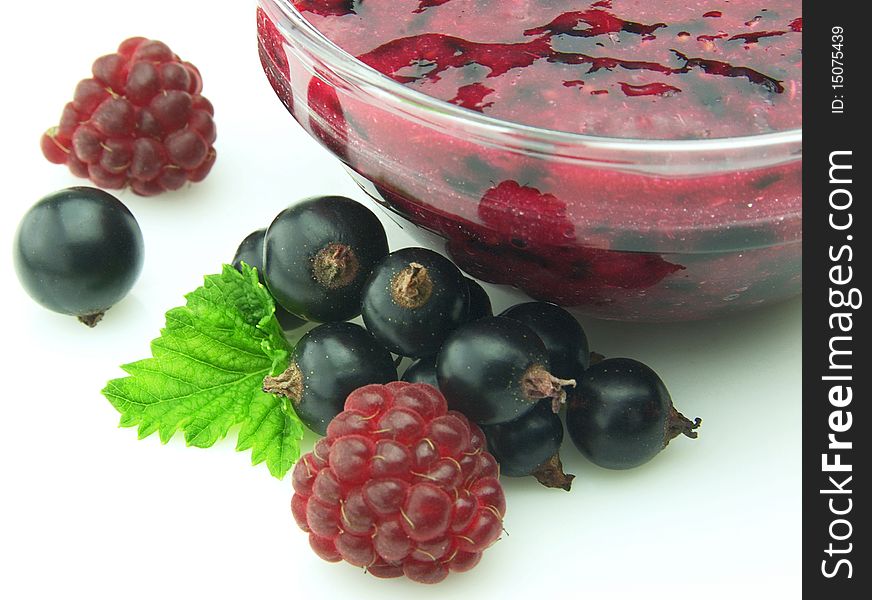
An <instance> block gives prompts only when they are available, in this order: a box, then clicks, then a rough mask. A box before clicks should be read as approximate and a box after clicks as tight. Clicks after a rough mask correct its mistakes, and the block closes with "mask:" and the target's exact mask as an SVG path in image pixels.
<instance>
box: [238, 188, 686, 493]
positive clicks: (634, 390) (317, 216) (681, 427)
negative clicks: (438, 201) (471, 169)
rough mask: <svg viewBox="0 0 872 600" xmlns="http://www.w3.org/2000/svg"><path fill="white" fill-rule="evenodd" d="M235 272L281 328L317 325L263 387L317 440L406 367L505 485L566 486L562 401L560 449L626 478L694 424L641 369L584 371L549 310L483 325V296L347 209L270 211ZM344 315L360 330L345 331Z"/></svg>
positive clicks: (509, 314)
mask: <svg viewBox="0 0 872 600" xmlns="http://www.w3.org/2000/svg"><path fill="white" fill-rule="evenodd" d="M242 262H245V263H247V264H249V265H250V266H253V267H256V268H257V270H258V273H260V274H261V277H262V280H261V281H262V283H263V284H264V285H265V286H266V287H267V289H268V290H269V291H270V293H271V294H272V295H273V297H274V298H275V300H276V315H277V317H278V319H279V322H280V323H281V324H282V326H283V327H284V328H285V329H287V330H291V329H295V328H298V327H300V326H302V325H303V324H304V323H306V322H317V323H320V325H317V326H316V327H314V328H313V329H310V330H309V331H308V332H307V333H306V334H305V335H303V336H302V338H301V339H300V340H299V342H298V343H297V346H296V349H295V351H294V355H293V357H292V359H291V363H290V366H289V367H288V369H287V370H286V371H285V372H283V373H282V374H281V375H279V376H277V377H268V378H267V379H266V380H265V381H264V390H265V391H268V392H271V393H280V394H283V395H285V396H287V397H288V398H289V399H290V400H291V402H292V403H293V406H294V409H295V410H296V412H297V414H298V415H299V417H300V419H301V420H302V421H303V422H304V423H305V424H306V425H307V426H308V427H309V428H310V429H312V430H313V431H315V432H317V433H319V434H321V435H324V434H325V433H326V430H327V425H328V423H329V422H330V421H331V420H332V419H333V417H335V416H336V415H337V414H339V413H340V412H341V411H342V409H343V404H344V401H345V398H346V397H347V396H348V395H349V394H350V393H351V392H352V391H354V390H355V389H357V388H360V387H362V386H364V385H367V384H372V383H387V382H389V381H393V380H396V378H397V366H398V365H399V364H400V362H401V360H402V358H404V357H406V358H411V359H413V360H414V362H413V363H412V364H411V366H409V367H408V368H407V369H406V371H405V373H404V374H403V380H404V381H410V382H421V383H428V384H430V385H433V386H434V387H438V388H439V390H440V391H441V392H442V394H443V395H444V396H445V398H446V400H447V401H448V405H449V408H450V409H452V410H457V411H460V412H462V413H463V414H465V415H466V416H467V417H468V418H469V419H471V420H473V421H475V422H476V423H478V424H479V425H481V426H482V428H483V430H484V432H485V435H486V437H487V440H488V445H489V447H490V450H491V452H492V453H493V455H494V456H495V457H496V458H497V460H498V461H499V463H500V467H501V470H502V473H503V474H505V475H508V476H526V475H533V476H535V477H536V478H537V479H538V480H539V481H540V482H542V483H543V484H544V485H547V486H549V487H560V488H563V489H566V490H568V489H569V487H570V483H571V481H572V478H573V476H572V475H566V474H564V473H563V469H562V465H561V462H560V457H559V448H560V445H561V443H562V441H563V423H562V421H561V419H560V417H559V411H560V408H561V407H562V406H563V405H564V404H566V405H567V407H568V408H567V417H566V423H567V428H568V430H569V434H570V437H571V438H572V440H573V442H574V443H575V445H576V446H577V447H578V448H579V450H580V451H581V452H582V453H583V454H584V455H585V456H587V457H588V458H589V459H590V460H592V461H593V462H594V463H596V464H598V465H600V466H603V467H607V468H616V469H625V468H629V467H634V466H637V465H640V464H642V463H644V462H647V461H648V460H650V459H651V458H652V457H653V456H654V455H656V454H657V453H658V452H659V451H660V450H662V449H663V448H664V447H665V446H666V444H667V443H668V442H669V440H670V439H672V438H673V437H675V436H677V435H679V434H682V433H683V434H685V435H687V436H689V437H696V432H695V431H694V429H695V428H696V427H697V426H698V425H699V420H698V419H697V421H696V422H691V421H689V420H688V419H686V418H685V417H683V416H682V415H681V414H680V413H678V412H677V411H676V410H675V409H674V407H673V406H672V400H671V399H670V397H669V393H668V392H667V390H666V388H665V386H664V385H663V382H662V381H661V380H660V378H659V377H658V376H657V375H656V374H655V373H654V372H653V371H652V370H651V369H649V368H648V367H646V366H645V365H643V364H641V363H639V362H637V361H633V360H630V359H623V358H615V359H607V360H601V361H599V362H597V363H596V364H594V365H591V356H592V355H591V352H590V348H589V345H588V340H587V336H586V334H585V332H584V330H583V329H582V327H581V325H580V324H579V323H578V321H577V320H576V319H575V318H574V317H573V316H572V315H571V314H570V313H568V312H567V311H565V310H564V309H562V308H560V307H558V306H556V305H554V304H550V303H546V302H527V303H523V304H518V305H516V306H512V307H511V308H509V309H507V310H505V311H504V312H503V313H501V314H500V315H498V316H494V315H493V308H492V306H491V302H490V298H489V297H488V295H487V293H486V292H485V290H484V289H483V288H482V287H481V286H480V285H479V284H478V283H476V282H475V281H473V280H471V279H469V278H467V277H465V276H464V275H463V273H462V272H461V271H460V270H459V269H458V268H457V267H456V266H455V265H454V264H453V263H452V262H451V261H450V260H448V259H447V258H445V257H444V256H442V255H441V254H439V253H437V252H434V251H432V250H428V249H425V248H403V249H401V250H396V251H394V252H389V250H388V243H387V237H386V235H385V232H384V229H383V227H382V225H381V223H380V222H379V220H378V219H377V218H376V217H375V215H374V214H373V213H372V212H371V211H369V210H368V209H366V208H365V207H364V206H362V205H361V204H359V203H357V202H355V201H354V200H351V199H348V198H344V197H340V196H324V197H317V198H311V199H308V200H305V201H303V202H300V203H298V204H296V205H294V206H292V207H290V208H288V209H286V210H284V211H282V212H281V213H280V214H279V215H278V216H277V217H276V218H275V219H274V220H273V222H272V223H271V224H270V226H269V227H268V228H267V229H265V230H259V231H256V232H254V233H252V234H251V235H249V236H248V237H247V238H245V240H243V242H242V244H241V245H240V246H239V249H238V250H237V253H236V256H235V257H234V261H233V264H234V266H236V267H237V268H238V267H239V265H240V264H241V263H242ZM357 316H361V317H362V320H363V323H364V325H365V327H361V326H360V325H356V324H354V323H350V322H348V320H349V319H353V318H355V317H357ZM394 355H396V358H395V357H394ZM567 400H568V401H567Z"/></svg>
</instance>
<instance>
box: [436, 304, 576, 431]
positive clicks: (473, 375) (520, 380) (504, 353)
mask: <svg viewBox="0 0 872 600" xmlns="http://www.w3.org/2000/svg"><path fill="white" fill-rule="evenodd" d="M436 375H437V378H438V380H439V389H440V391H441V392H442V393H443V394H444V395H445V398H446V400H448V406H449V407H450V408H452V409H454V410H459V411H460V412H462V413H464V414H465V415H466V416H467V417H469V418H470V419H471V420H473V421H475V422H476V423H479V424H482V425H493V424H495V423H504V422H506V421H511V420H512V419H517V418H518V417H520V416H521V415H523V414H524V413H526V412H527V411H529V410H531V409H532V408H533V406H535V404H536V403H537V402H538V401H539V400H541V399H543V398H548V399H550V400H551V402H552V410H554V412H557V411H558V410H559V407H560V404H561V403H562V402H564V401H565V399H566V392H565V391H564V390H563V387H564V386H567V385H575V382H574V381H572V380H563V379H558V378H556V377H554V376H553V375H552V374H551V373H550V372H549V364H548V353H547V352H546V350H545V345H544V344H543V343H542V340H540V339H539V336H537V335H536V334H535V333H534V332H533V330H532V329H530V328H529V327H527V326H526V325H524V324H523V323H521V322H520V321H514V320H512V319H506V318H505V317H485V318H483V319H479V320H478V321H473V322H472V323H468V324H466V325H464V326H463V327H461V328H459V329H457V330H456V331H454V332H453V333H452V334H451V335H450V336H449V338H448V339H447V340H446V341H445V344H444V345H443V346H442V350H441V351H440V352H439V356H438V358H437V360H436Z"/></svg>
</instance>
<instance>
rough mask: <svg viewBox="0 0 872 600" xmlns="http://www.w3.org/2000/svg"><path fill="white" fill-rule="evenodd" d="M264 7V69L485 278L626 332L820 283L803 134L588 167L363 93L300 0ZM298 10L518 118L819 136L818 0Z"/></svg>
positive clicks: (365, 51) (347, 0)
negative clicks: (810, 233)
mask: <svg viewBox="0 0 872 600" xmlns="http://www.w3.org/2000/svg"><path fill="white" fill-rule="evenodd" d="M260 4H261V6H262V10H259V11H258V41H259V51H260V56H261V62H262V65H263V68H264V71H265V73H266V75H267V78H268V80H269V81H270V83H271V85H272V87H273V89H274V90H275V92H276V94H277V95H278V97H279V98H280V99H281V101H282V102H283V104H284V105H285V107H286V108H287V109H288V111H289V112H290V113H291V114H292V115H293V116H294V118H295V119H296V120H297V121H298V122H299V123H300V124H301V125H302V126H303V127H304V128H305V129H306V130H307V131H308V132H309V133H310V134H311V135H312V136H313V137H314V138H316V139H317V140H318V141H320V142H321V143H322V144H324V145H325V146H326V147H327V148H328V149H330V150H331V151H332V152H333V153H334V154H335V155H336V156H337V157H338V158H339V159H341V160H342V161H343V163H344V164H345V165H346V167H347V168H348V169H349V172H350V173H351V174H352V176H353V177H354V178H355V179H356V181H357V182H358V183H359V184H360V185H361V187H363V188H364V189H365V190H366V191H367V192H368V193H369V194H370V195H371V196H372V197H373V198H374V199H376V200H377V201H378V202H380V203H382V204H383V205H384V206H385V207H386V208H388V209H390V210H391V211H393V212H395V213H397V214H398V215H400V216H402V217H403V218H405V219H407V220H409V221H411V222H412V223H414V224H416V225H418V226H420V228H421V231H422V232H423V230H427V231H430V232H433V233H435V234H437V235H438V236H440V237H441V238H443V239H444V240H445V241H446V250H447V252H448V254H449V255H450V257H451V258H452V260H454V261H455V262H456V263H457V264H458V266H460V267H461V268H462V269H463V270H464V271H466V272H467V273H469V274H471V275H473V276H475V277H478V278H480V279H483V280H485V281H489V282H493V283H501V284H507V285H512V286H515V287H518V288H520V289H522V290H524V291H525V292H527V294H529V295H530V296H532V297H534V298H537V299H545V300H550V301H553V302H557V303H559V304H563V305H565V306H569V307H575V308H576V309H577V311H578V312H580V313H585V314H590V315H594V316H600V317H606V318H616V319H637V320H676V319H694V318H705V317H710V316H714V315H720V314H725V313H728V312H734V311H737V310H740V309H746V308H750V307H754V306H760V305H765V304H769V303H772V302H776V301H779V300H783V299H786V298H789V297H791V296H795V295H796V294H798V293H799V292H800V290H801V276H800V272H801V243H800V242H801V197H802V194H801V189H802V188H801V170H802V161H801V154H800V148H799V143H798V142H793V143H791V144H785V145H784V146H783V147H782V146H781V145H780V142H779V145H777V146H765V147H762V148H761V147H759V146H757V145H754V144H750V145H748V146H745V145H740V147H739V148H738V150H737V149H735V148H734V149H732V150H729V151H724V152H723V153H721V151H720V150H718V151H716V152H714V153H706V152H700V153H697V151H696V150H694V151H693V152H686V151H675V152H673V151H672V150H671V149H668V150H666V151H663V150H662V149H661V150H654V149H651V150H649V149H648V148H649V146H650V144H648V143H643V144H642V149H641V150H638V149H637V150H634V151H633V153H631V154H630V155H628V154H622V153H621V152H619V151H614V152H613V151H612V150H608V151H600V150H598V149H597V148H595V147H587V146H580V148H581V150H579V149H578V147H572V148H568V149H567V150H566V152H571V153H575V154H573V155H572V157H571V158H567V157H566V155H565V152H564V150H563V149H561V148H560V147H559V146H555V147H554V149H553V150H550V151H544V152H543V151H542V150H541V149H537V148H533V147H532V146H530V145H525V143H524V142H523V141H521V142H518V144H517V147H515V146H514V145H513V144H511V143H504V142H505V139H500V140H497V141H495V140H494V139H492V138H488V137H487V135H486V134H484V133H483V132H482V130H480V129H476V126H474V125H470V124H469V123H468V122H464V120H462V119H458V118H454V117H450V118H449V117H444V116H443V115H442V114H441V113H440V111H438V110H435V109H432V108H431V109H426V110H425V109H421V108H418V107H416V106H415V105H414V104H409V103H406V102H404V101H401V100H395V99H394V98H390V97H387V96H385V95H379V94H372V93H371V89H368V88H364V87H358V86H357V85H355V84H349V83H348V82H347V81H345V80H343V79H342V77H340V76H338V75H336V73H335V72H334V71H333V70H332V68H331V64H330V60H328V59H324V57H322V56H319V55H317V53H315V52H310V48H309V46H308V45H307V44H308V42H307V41H306V40H305V39H303V38H301V37H297V35H296V34H295V32H294V26H293V24H292V23H290V22H289V21H288V20H287V19H286V17H285V16H283V11H285V10H287V9H288V6H289V2H288V0H260ZM293 4H294V5H295V6H296V8H297V10H298V11H300V14H301V15H302V18H304V19H306V20H308V21H309V22H310V23H311V24H312V25H314V26H315V27H316V28H317V29H318V30H319V31H321V32H322V33H323V34H324V35H326V36H327V37H328V38H330V39H331V40H333V41H334V42H336V43H337V44H338V45H339V46H340V47H342V48H343V49H345V50H346V51H347V52H349V53H351V54H352V55H353V56H355V57H357V58H358V59H359V60H360V61H363V62H365V63H367V64H369V65H370V66H372V67H374V68H376V69H378V70H380V71H381V72H383V73H384V74H386V75H388V76H389V77H391V78H393V79H394V80H396V81H398V82H400V83H402V84H403V85H406V86H409V87H411V88H414V89H418V90H420V91H422V92H424V93H426V94H428V95H430V96H433V97H435V98H437V99H440V100H443V101H446V102H452V103H454V104H459V105H461V106H464V107H466V108H468V109H471V110H474V111H478V112H482V113H484V114H487V115H491V116H495V117H499V118H502V119H505V120H510V121H512V122H515V123H522V124H526V125H536V126H540V127H543V128H548V129H555V130H563V131H569V132H583V133H587V134H591V133H594V134H598V135H604V136H614V137H618V138H643V139H650V140H663V139H669V140H671V139H682V140H684V139H705V140H707V141H710V139H711V138H722V137H726V136H742V135H752V134H760V133H771V132H776V131H785V130H789V129H791V128H797V127H800V126H801V101H802V95H801V93H802V91H801V90H802V86H801V81H800V79H799V76H800V68H801V58H800V54H801V46H800V42H801V34H800V32H801V29H802V17H801V12H800V7H799V2H798V1H797V0H793V1H790V0H765V1H763V2H752V1H750V0H733V1H732V2H693V1H692V0H691V1H690V2H687V1H686V0H685V2H679V1H678V0H657V1H655V0H651V1H649V2H642V1H635V2H633V1H630V0H613V1H612V2H605V1H602V0H601V1H599V2H579V1H574V0H572V1H571V0H565V1H560V2H558V1H556V0H552V1H545V0H502V1H496V0H478V1H472V0H441V1H440V0H390V1H389V0H365V1H360V0H357V1H352V0H305V1H304V0H296V1H295V2H293ZM296 18H299V17H296ZM360 68H361V69H364V67H363V65H361V66H360ZM507 127H509V128H510V127H511V125H508V124H507ZM694 145H696V144H694ZM669 146H670V148H671V147H672V146H671V145H669ZM634 148H638V145H637V146H634ZM588 152H590V153H591V154H590V156H588V155H587V154H586V153H588ZM422 235H424V234H423V233H422ZM431 241H432V240H431Z"/></svg>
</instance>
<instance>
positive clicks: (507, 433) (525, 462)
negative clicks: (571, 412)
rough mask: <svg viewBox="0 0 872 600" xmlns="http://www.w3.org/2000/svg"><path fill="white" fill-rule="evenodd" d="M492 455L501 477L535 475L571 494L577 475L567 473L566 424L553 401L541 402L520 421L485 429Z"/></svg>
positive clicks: (544, 482) (487, 426)
mask: <svg viewBox="0 0 872 600" xmlns="http://www.w3.org/2000/svg"><path fill="white" fill-rule="evenodd" d="M482 431H484V435H485V437H486V438H487V445H488V449H489V450H490V453H491V454H493V455H494V458H495V459H497V462H498V463H500V475H508V476H509V477H524V476H526V475H533V476H534V477H535V478H536V479H537V480H538V481H539V483H541V484H542V485H544V486H545V487H555V488H561V489H564V490H566V491H567V492H568V491H569V488H570V487H571V485H572V480H573V479H574V478H575V475H567V474H566V473H564V472H563V463H561V462H560V454H559V451H560V444H562V443H563V422H562V421H561V420H560V417H559V416H558V415H556V414H555V413H554V411H553V410H551V402H549V401H548V400H540V401H539V402H537V403H536V405H535V406H534V407H533V408H532V409H531V410H529V411H527V412H526V413H524V414H523V415H521V416H520V417H518V418H517V419H514V420H512V421H508V422H506V423H499V424H497V425H485V426H484V427H482Z"/></svg>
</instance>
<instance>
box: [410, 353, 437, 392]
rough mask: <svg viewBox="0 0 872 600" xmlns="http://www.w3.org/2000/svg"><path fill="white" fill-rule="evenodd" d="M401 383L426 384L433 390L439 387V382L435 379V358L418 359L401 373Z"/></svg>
mask: <svg viewBox="0 0 872 600" xmlns="http://www.w3.org/2000/svg"><path fill="white" fill-rule="evenodd" d="M403 381H408V382H409V383H426V384H428V385H432V386H433V387H435V388H438V387H439V381H438V380H437V379H436V357H435V356H427V357H425V358H419V359H418V360H416V361H415V362H413V363H412V364H411V365H409V366H408V368H407V369H406V371H405V372H404V373H403Z"/></svg>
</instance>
